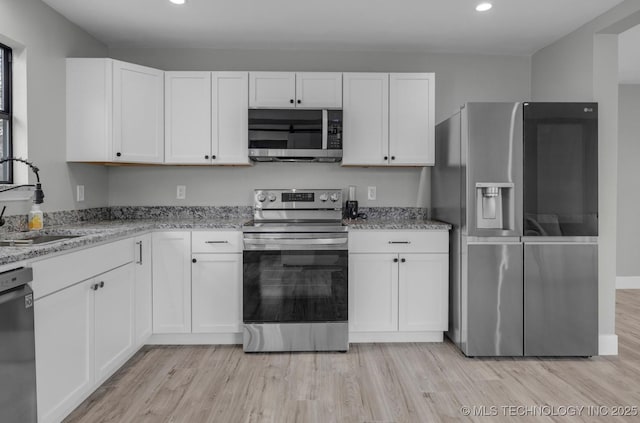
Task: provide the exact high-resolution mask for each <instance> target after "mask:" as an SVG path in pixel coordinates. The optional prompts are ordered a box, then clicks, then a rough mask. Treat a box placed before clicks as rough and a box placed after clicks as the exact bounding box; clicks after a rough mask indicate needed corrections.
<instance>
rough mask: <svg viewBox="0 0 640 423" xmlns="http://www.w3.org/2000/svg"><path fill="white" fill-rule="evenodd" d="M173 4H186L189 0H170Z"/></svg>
mask: <svg viewBox="0 0 640 423" xmlns="http://www.w3.org/2000/svg"><path fill="white" fill-rule="evenodd" d="M169 1H170V2H171V3H173V4H185V2H186V1H187V0H169Z"/></svg>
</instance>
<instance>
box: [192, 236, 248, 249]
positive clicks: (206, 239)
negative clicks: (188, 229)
mask: <svg viewBox="0 0 640 423" xmlns="http://www.w3.org/2000/svg"><path fill="white" fill-rule="evenodd" d="M191 252H192V253H241V252H242V232H240V231H198V232H195V231H194V232H192V233H191Z"/></svg>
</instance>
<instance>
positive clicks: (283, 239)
mask: <svg viewBox="0 0 640 423" xmlns="http://www.w3.org/2000/svg"><path fill="white" fill-rule="evenodd" d="M243 270H244V272H243V297H242V298H243V308H242V314H243V321H244V323H313V322H346V321H348V315H347V313H348V292H349V289H348V251H347V234H345V233H338V234H300V233H298V234H245V251H244V254H243Z"/></svg>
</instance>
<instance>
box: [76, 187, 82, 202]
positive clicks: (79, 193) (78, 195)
mask: <svg viewBox="0 0 640 423" xmlns="http://www.w3.org/2000/svg"><path fill="white" fill-rule="evenodd" d="M76 201H77V202H82V201H84V185H76Z"/></svg>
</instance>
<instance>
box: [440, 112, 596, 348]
mask: <svg viewBox="0 0 640 423" xmlns="http://www.w3.org/2000/svg"><path fill="white" fill-rule="evenodd" d="M597 116H598V109H597V104H595V103H467V104H465V105H464V106H463V107H462V108H461V109H460V110H459V111H458V112H457V113H456V114H454V115H453V116H451V117H450V118H449V119H447V120H445V121H443V122H442V123H440V124H438V125H437V127H436V160H435V163H436V165H435V167H434V168H433V171H432V176H431V196H432V197H431V202H432V204H431V207H432V217H434V218H436V219H440V220H443V221H446V222H449V223H451V224H452V225H453V230H452V231H451V248H450V252H451V263H450V266H451V268H450V275H451V276H450V277H451V279H450V296H449V297H450V301H451V304H450V307H449V313H450V316H449V331H448V332H447V335H448V337H449V338H450V339H451V340H452V341H453V342H454V343H455V344H456V345H457V346H458V347H459V348H460V349H461V350H462V352H463V353H464V354H465V355H467V356H522V355H525V356H592V355H597V353H598V246H597V235H598V119H597Z"/></svg>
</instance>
